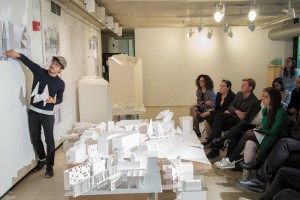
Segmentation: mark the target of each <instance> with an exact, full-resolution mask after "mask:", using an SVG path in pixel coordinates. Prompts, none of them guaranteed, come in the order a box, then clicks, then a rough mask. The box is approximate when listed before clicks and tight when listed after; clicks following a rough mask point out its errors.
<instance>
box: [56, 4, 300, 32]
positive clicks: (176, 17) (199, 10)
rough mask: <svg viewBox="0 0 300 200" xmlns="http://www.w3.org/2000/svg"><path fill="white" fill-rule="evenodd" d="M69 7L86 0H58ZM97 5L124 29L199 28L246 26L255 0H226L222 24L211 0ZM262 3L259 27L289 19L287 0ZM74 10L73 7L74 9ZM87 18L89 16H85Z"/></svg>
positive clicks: (298, 11) (296, 7)
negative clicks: (217, 18) (216, 20)
mask: <svg viewBox="0 0 300 200" xmlns="http://www.w3.org/2000/svg"><path fill="white" fill-rule="evenodd" d="M59 1H60V2H61V3H62V4H64V5H65V6H66V7H70V5H71V4H70V2H77V3H78V2H80V3H82V4H83V2H84V0H59ZM95 2H96V6H103V7H105V9H106V14H107V15H109V16H113V17H114V19H115V20H116V21H117V22H119V26H121V27H123V32H124V31H125V32H126V30H132V29H134V28H159V27H197V26H200V25H201V24H202V23H203V24H204V26H206V27H210V26H223V25H224V24H225V23H228V24H229V26H247V25H248V23H249V20H248V12H249V9H250V5H251V3H253V0H240V1H237V0H223V1H222V3H224V4H225V16H224V18H223V19H222V21H221V22H220V23H217V22H215V20H214V18H213V14H214V12H215V10H216V9H215V6H216V5H217V4H218V3H220V1H209V0H95ZM256 3H258V5H259V11H258V16H257V18H256V20H255V22H254V24H255V25H256V27H259V26H261V27H265V26H269V25H273V24H277V22H283V21H287V20H289V19H291V18H287V14H286V13H284V12H283V11H282V10H283V9H287V7H288V0H257V1H256ZM291 3H292V8H294V9H295V10H296V16H298V14H300V0H291ZM71 9H72V8H71ZM75 12H76V11H75ZM82 16H83V17H84V18H87V17H88V15H82Z"/></svg>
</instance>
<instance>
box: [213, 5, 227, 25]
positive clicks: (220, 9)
mask: <svg viewBox="0 0 300 200" xmlns="http://www.w3.org/2000/svg"><path fill="white" fill-rule="evenodd" d="M224 14H225V4H224V3H223V4H222V3H220V4H217V5H216V12H215V14H214V18H215V20H216V22H218V23H219V22H220V21H221V20H222V18H223V17H224Z"/></svg>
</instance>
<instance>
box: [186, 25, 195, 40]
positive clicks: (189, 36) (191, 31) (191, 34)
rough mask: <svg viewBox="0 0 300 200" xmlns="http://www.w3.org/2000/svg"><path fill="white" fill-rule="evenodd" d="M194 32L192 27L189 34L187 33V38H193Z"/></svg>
mask: <svg viewBox="0 0 300 200" xmlns="http://www.w3.org/2000/svg"><path fill="white" fill-rule="evenodd" d="M193 33H194V31H193V30H192V27H190V30H189V32H188V33H187V38H191V37H192V36H193Z"/></svg>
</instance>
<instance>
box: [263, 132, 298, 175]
mask: <svg viewBox="0 0 300 200" xmlns="http://www.w3.org/2000/svg"><path fill="white" fill-rule="evenodd" d="M282 165H286V166H290V167H297V168H300V141H299V140H295V139H292V138H281V139H280V140H279V141H278V143H277V144H276V145H275V147H274V148H273V150H272V152H271V153H270V154H269V156H268V159H267V160H266V161H265V162H264V163H263V164H262V165H261V167H260V168H259V169H258V171H257V175H258V176H259V177H260V178H261V179H263V180H264V181H266V180H268V179H269V178H270V177H271V176H272V175H273V174H274V173H275V172H276V170H278V168H279V167H281V166H282ZM299 180H300V179H299Z"/></svg>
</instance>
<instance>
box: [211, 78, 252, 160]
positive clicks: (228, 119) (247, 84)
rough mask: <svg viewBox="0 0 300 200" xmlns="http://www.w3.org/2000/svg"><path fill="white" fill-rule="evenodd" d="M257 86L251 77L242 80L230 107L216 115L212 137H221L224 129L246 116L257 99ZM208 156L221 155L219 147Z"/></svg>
mask: <svg viewBox="0 0 300 200" xmlns="http://www.w3.org/2000/svg"><path fill="white" fill-rule="evenodd" d="M255 86H256V83H255V81H254V80H253V79H251V78H248V79H243V80H242V86H241V91H240V92H238V93H237V94H236V96H235V98H234V100H233V102H232V103H231V104H230V106H229V107H228V109H227V110H226V111H225V112H224V113H219V114H217V115H216V117H215V119H214V121H213V123H212V133H211V135H212V139H217V138H219V137H220V136H221V134H222V131H223V130H229V129H230V128H231V127H233V126H234V125H236V124H237V123H239V122H241V121H242V120H243V119H244V118H245V115H246V111H247V110H248V108H249V106H250V104H251V103H252V102H253V101H256V100H257V98H256V96H255V95H254V94H253V90H254V89H255ZM206 156H207V158H214V157H217V156H219V149H218V148H212V149H211V151H210V152H209V153H208V154H207V155H206Z"/></svg>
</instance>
